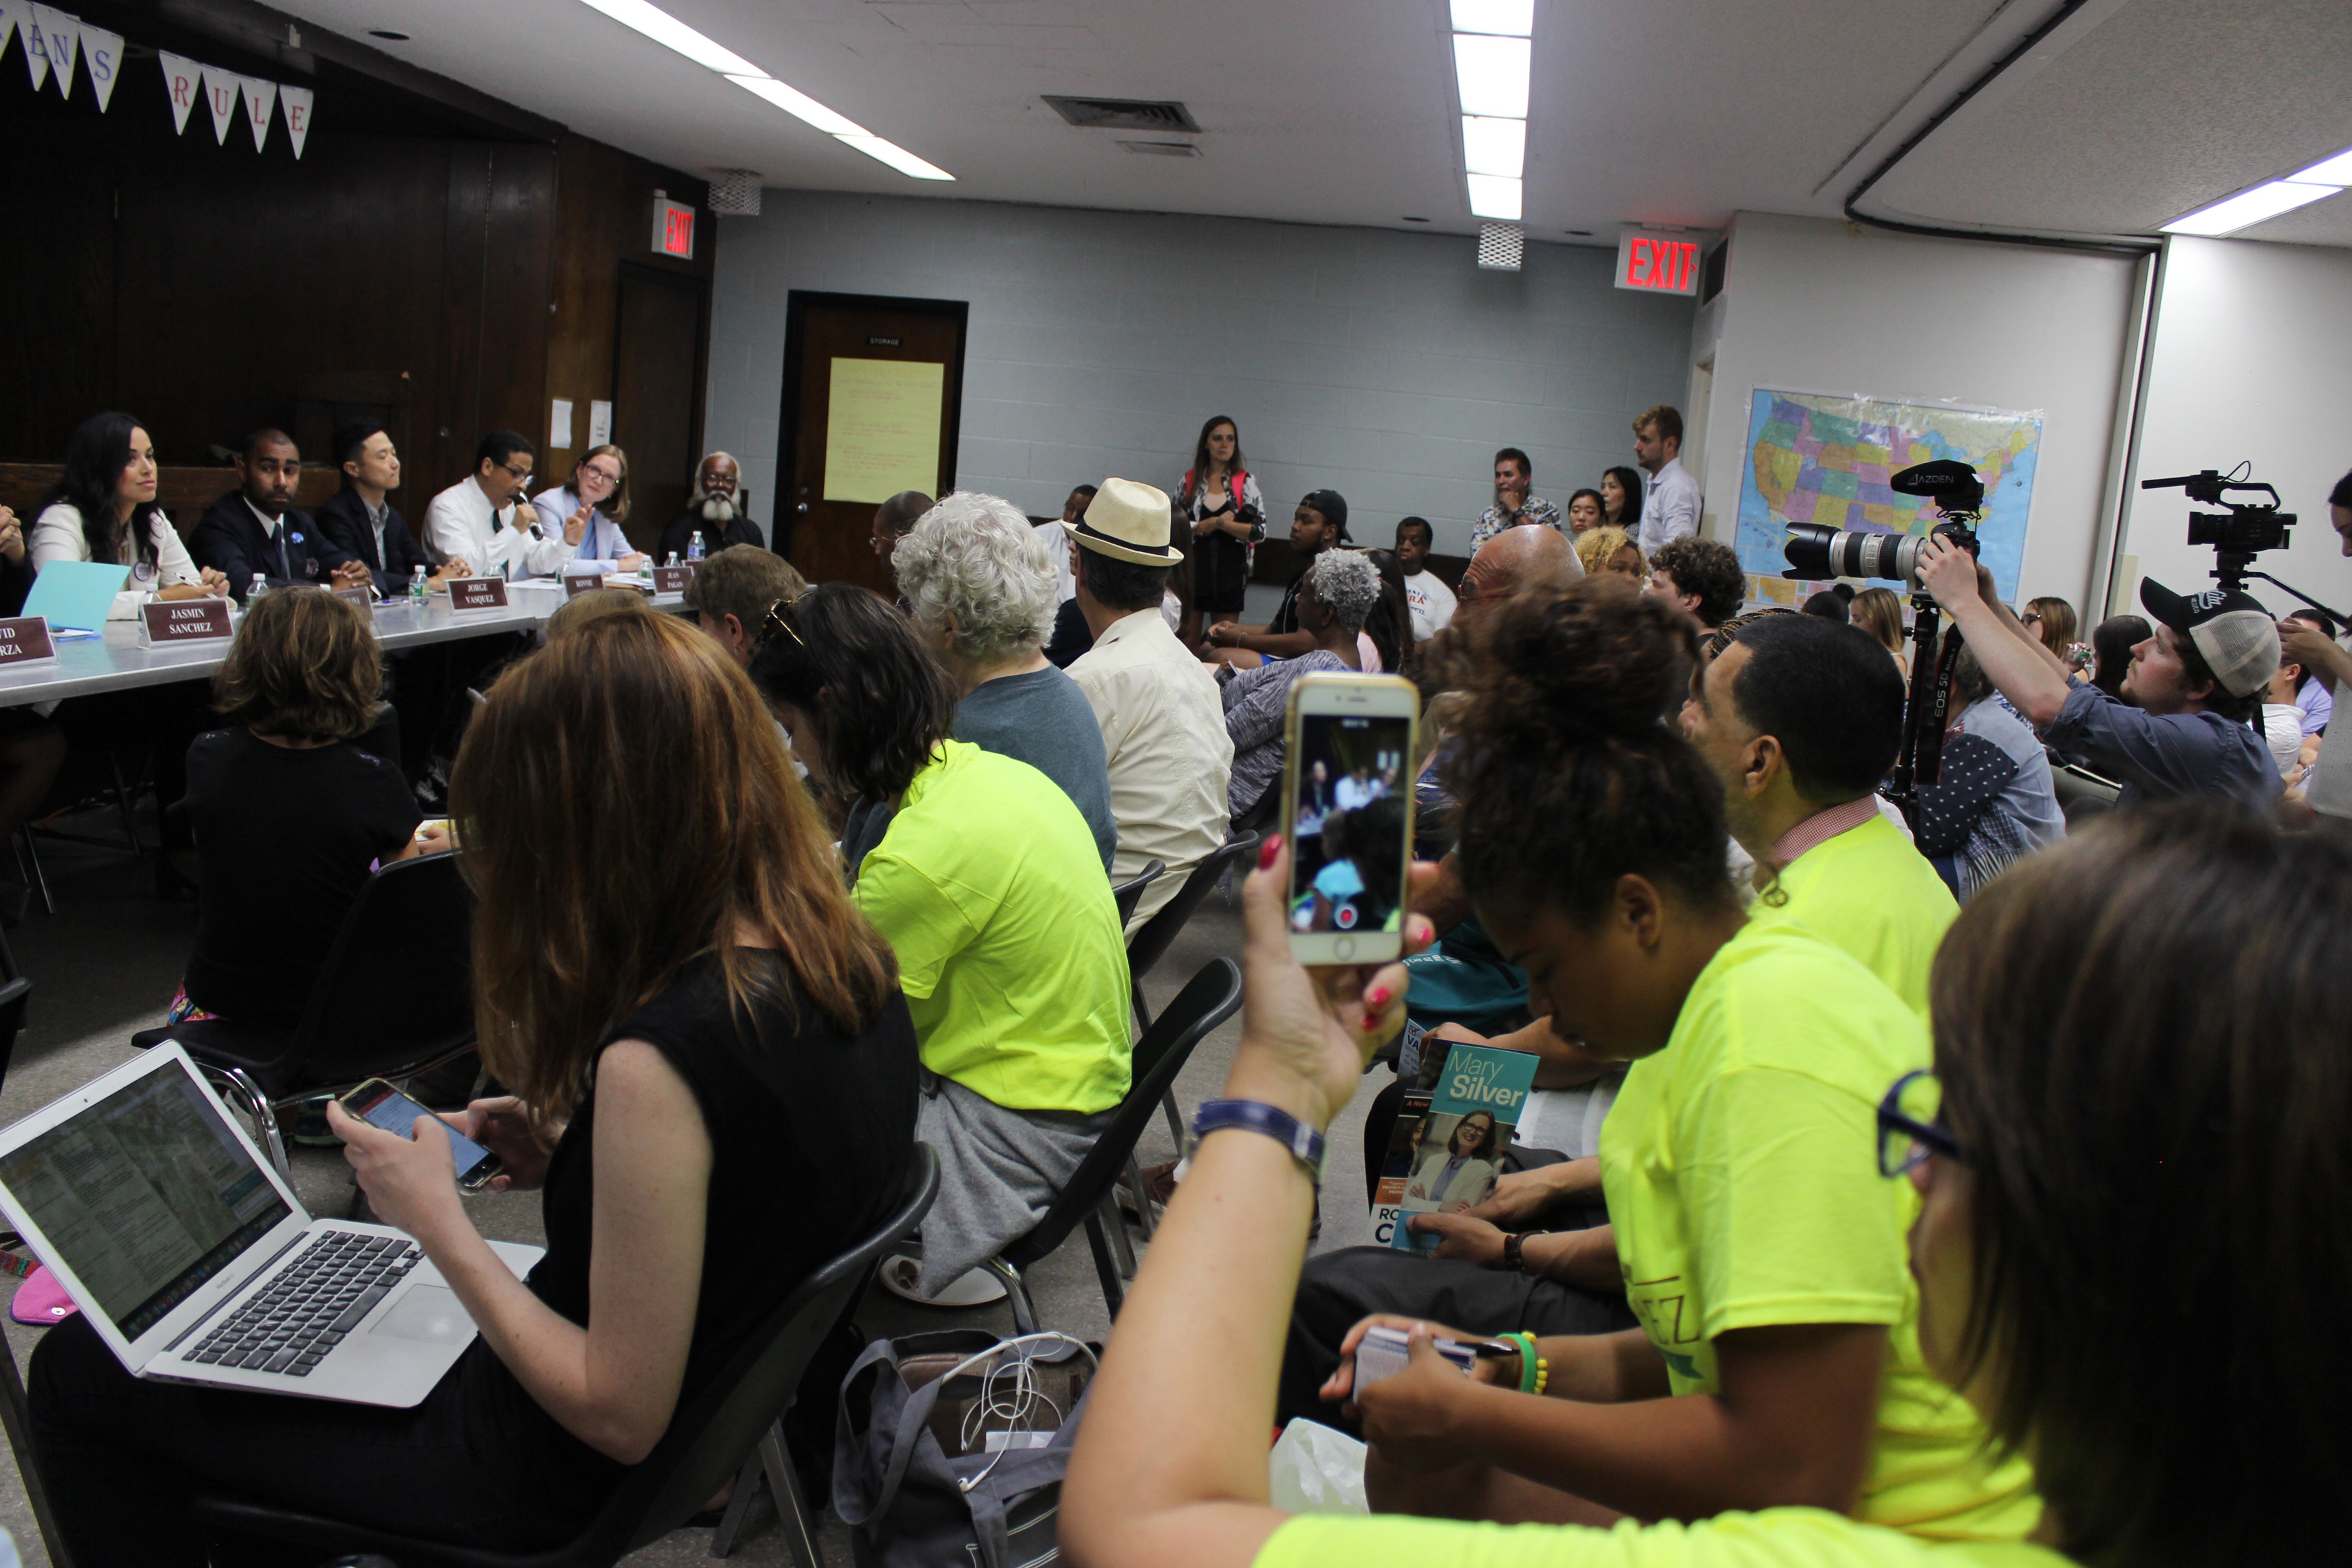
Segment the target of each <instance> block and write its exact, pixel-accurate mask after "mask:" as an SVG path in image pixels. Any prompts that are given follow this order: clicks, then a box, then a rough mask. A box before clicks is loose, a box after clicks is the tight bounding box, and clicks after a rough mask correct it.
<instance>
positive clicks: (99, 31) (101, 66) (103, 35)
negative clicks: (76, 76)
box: [81, 22, 122, 114]
mask: <svg viewBox="0 0 2352 1568" xmlns="http://www.w3.org/2000/svg"><path fill="white" fill-rule="evenodd" d="M81 68H82V69H84V70H86V71H88V72H89V85H90V88H91V90H93V91H95V92H96V93H97V94H98V111H99V112H100V114H103V113H105V112H106V110H107V106H108V105H109V104H110V103H112V102H113V101H114V80H115V78H117V77H119V76H121V74H122V35H121V34H120V33H110V32H108V31H107V30H106V29H105V28H103V27H93V26H90V25H89V23H88V22H84V23H83V24H82V25H81Z"/></svg>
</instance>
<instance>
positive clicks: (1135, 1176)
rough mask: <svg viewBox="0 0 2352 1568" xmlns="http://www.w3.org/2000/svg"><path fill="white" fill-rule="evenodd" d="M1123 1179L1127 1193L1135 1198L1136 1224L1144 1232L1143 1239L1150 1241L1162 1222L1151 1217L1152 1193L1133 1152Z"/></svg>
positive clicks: (1128, 1159)
mask: <svg viewBox="0 0 2352 1568" xmlns="http://www.w3.org/2000/svg"><path fill="white" fill-rule="evenodd" d="M1121 1179H1122V1180H1124V1181H1125V1182H1126V1183H1127V1195H1128V1196H1129V1197H1130V1198H1133V1199H1134V1200H1135V1223H1136V1226H1137V1227H1138V1228H1139V1229H1140V1230H1141V1231H1142V1232H1143V1239H1144V1240H1146V1241H1150V1239H1151V1237H1152V1235H1153V1233H1155V1232H1156V1231H1158V1230H1159V1228H1160V1222H1159V1221H1158V1220H1155V1219H1153V1218H1152V1217H1151V1193H1150V1189H1149V1188H1147V1187H1145V1186H1144V1184H1143V1167H1142V1166H1141V1165H1139V1164H1138V1163H1136V1159H1135V1156H1134V1155H1133V1154H1129V1156H1128V1157H1127V1174H1126V1175H1125V1176H1124V1177H1123V1178H1121Z"/></svg>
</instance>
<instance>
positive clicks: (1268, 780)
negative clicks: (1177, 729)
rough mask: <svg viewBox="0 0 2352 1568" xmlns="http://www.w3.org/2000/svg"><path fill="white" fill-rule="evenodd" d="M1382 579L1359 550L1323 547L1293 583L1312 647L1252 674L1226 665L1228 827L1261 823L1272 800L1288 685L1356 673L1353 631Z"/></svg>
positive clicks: (1283, 746)
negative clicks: (1326, 672) (1230, 755)
mask: <svg viewBox="0 0 2352 1568" xmlns="http://www.w3.org/2000/svg"><path fill="white" fill-rule="evenodd" d="M1380 596H1381V574H1380V572H1379V570H1378V569H1377V568H1376V567H1374V566H1373V564H1372V563H1371V562H1370V560H1369V559H1368V558H1367V557H1366V556H1365V554H1364V552H1362V551H1360V550H1327V551H1325V552H1323V553H1321V554H1320V555H1318V556H1317V557H1315V559H1314V561H1313V562H1312V563H1309V564H1308V566H1307V571H1306V573H1305V574H1304V575H1303V576H1302V577H1301V578H1300V580H1299V584H1298V629H1299V630H1300V631H1302V632H1306V633H1307V634H1309V635H1310V636H1312V637H1314V638H1315V646H1314V647H1313V648H1312V649H1311V650H1309V651H1308V652H1306V653H1303V654H1300V655H1299V656H1298V657H1297V658H1272V659H1268V660H1267V661H1266V662H1265V663H1264V664H1262V665H1260V666H1258V668H1255V669H1243V670H1235V669H1232V668H1224V669H1222V670H1221V671H1220V672H1219V673H1220V676H1221V678H1222V679H1223V680H1224V704H1225V733H1226V734H1228V735H1230V736H1231V737H1233V742H1234V771H1233V774H1232V778H1231V780H1230V782H1228V783H1227V784H1226V786H1225V805H1226V809H1227V810H1228V811H1229V812H1231V813H1232V818H1233V828H1234V832H1237V833H1238V832H1241V831H1244V829H1247V828H1252V827H1258V826H1264V819H1265V817H1267V816H1270V815H1271V814H1272V813H1273V811H1274V808H1275V806H1276V804H1278V803H1277V801H1276V795H1275V790H1274V788H1273V785H1274V782H1275V780H1276V779H1277V778H1279V777H1281V776H1282V763H1283V759H1284V757H1285V755H1286V753H1287V751H1288V744H1289V743H1288V742H1287V741H1286V740H1285V739H1284V735H1283V714H1284V710H1285V708H1286V704H1287V703H1288V702H1289V700H1290V683H1291V682H1292V681H1294V680H1296V679H1298V678H1299V677H1300V676H1302V675H1305V674H1306V673H1307V671H1309V670H1313V669H1360V668H1363V665H1362V662H1361V658H1360V655H1359V654H1358V653H1357V651H1356V634H1357V633H1358V632H1360V631H1362V630H1363V629H1364V621H1365V618H1366V617H1367V616H1370V614H1371V613H1372V606H1373V605H1375V604H1377V603H1379V602H1380Z"/></svg>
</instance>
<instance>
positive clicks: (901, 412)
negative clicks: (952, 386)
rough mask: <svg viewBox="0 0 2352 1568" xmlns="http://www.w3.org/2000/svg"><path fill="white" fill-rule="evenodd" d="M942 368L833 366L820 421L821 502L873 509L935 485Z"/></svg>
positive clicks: (873, 363) (878, 363) (888, 363)
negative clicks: (852, 503) (905, 492)
mask: <svg viewBox="0 0 2352 1568" xmlns="http://www.w3.org/2000/svg"><path fill="white" fill-rule="evenodd" d="M947 368H948V367H947V366H945V365H943V364H922V363H915V362H912V361H908V360H889V359H836V360H835V361H834V362H833V376H832V388H833V389H832V393H831V396H830V402H829V405H828V406H827V409H826V413H825V427H824V499H825V500H845V501H869V502H872V503H874V504H877V505H879V504H880V503H881V502H883V501H886V500H889V499H890V498H891V497H892V496H894V495H897V494H898V492H899V491H900V490H929V489H930V488H931V487H932V486H934V485H936V484H938V483H939V482H940V399H941V398H942V397H944V396H945V395H946V390H947Z"/></svg>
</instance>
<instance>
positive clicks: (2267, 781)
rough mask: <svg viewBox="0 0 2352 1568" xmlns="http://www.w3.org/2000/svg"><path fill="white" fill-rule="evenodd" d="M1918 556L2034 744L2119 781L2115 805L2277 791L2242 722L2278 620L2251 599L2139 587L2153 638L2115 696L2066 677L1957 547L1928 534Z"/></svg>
mask: <svg viewBox="0 0 2352 1568" xmlns="http://www.w3.org/2000/svg"><path fill="white" fill-rule="evenodd" d="M1920 560H1921V565H1920V568H1919V577H1920V581H1922V582H1923V583H1925V584H1927V591H1928V592H1929V593H1931V594H1933V595H1935V596H1936V602H1937V604H1939V605H1942V606H1943V607H1944V610H1945V613H1946V614H1948V616H1951V619H1952V626H1953V627H1954V628H1955V629H1956V630H1958V632H1959V634H1960V635H1961V637H1964V638H1966V639H1967V641H1968V644H1969V647H1972V648H1974V649H1976V653H1977V658H1978V659H1979V661H1980V662H1981V663H1982V664H1983V666H1984V671H1985V674H1986V675H1987V676H1989V677H1990V678H1991V680H1992V683H1993V685H1994V687H1995V688H1997V689H1999V690H2000V694H2001V695H2002V696H2004V697H2006V698H2008V699H2009V700H2010V703H2011V706H2012V707H2014V708H2015V709H2016V710H2018V712H2019V713H2021V714H2022V715H2023V716H2024V718H2025V721H2026V722H2027V723H2029V724H2032V726H2033V727H2034V728H2035V729H2036V730H2038V731H2041V732H2042V739H2043V740H2045V741H2047V742H2050V743H2051V744H2052V745H2053V746H2056V747H2058V748H2059V749H2060V750H2062V751H2066V752H2074V753H2075V754H2077V755H2079V756H2081V757H2083V758H2084V760H2085V761H2087V762H2088V763H2089V764H2090V765H2091V767H2092V769H2093V770H2094V771H2095V772H2097V773H2104V774H2105V775H2106V776H2107V777H2109V778H2112V779H2116V780H2118V781H2120V782H2121V783H2122V784H2123V795H2122V796H2121V798H2119V799H2118V800H2117V801H2116V805H2117V806H2118V807H2128V806H2131V805H2136V804H2137V803H2138V802H2140V801H2146V800H2175V799H2180V798H2183V797H2196V798H2205V799H2218V800H2235V801H2238V802H2240V803H2242V804H2243V805H2248V806H2252V807H2254V808H2256V809H2260V810H2267V809H2269V807H2270V806H2271V805H2272V804H2273V802H2275V801H2276V800H2277V799H2278V794H2279V778H2278V769H2277V767H2276V766H2275V765H2274V764H2273V763H2272V762H2271V758H2270V752H2269V748H2268V747H2267V745H2266V744H2265V743H2264V742H2263V737H2262V736H2261V735H2260V734H2258V733H2256V732H2255V731H2253V730H2252V728H2250V727H2249V723H2248V721H2250V720H2251V719H2252V718H2253V717H2254V716H2255V715H2257V714H2259V713H2260V712H2261V711H2262V701H2263V688H2264V687H2265V686H2267V685H2268V684H2269V682H2270V679H2271V675H2272V673H2273V671H2275V670H2276V669H2277V668H2278V664H2279V637H2278V624H2277V623H2276V622H2275V621H2273V620H2272V619H2271V616H2270V612H2269V611H2267V610H2265V609H2263V607H2262V605H2260V604H2259V603H2258V602H2257V601H2255V599H2254V598H2253V597H2252V595H2247V594H2244V593H2241V592H2237V591H2235V590H2226V589H2221V588H2211V589H2208V590H2207V591H2206V592H2204V593H2201V594H2190V595H2181V594H2176V593H2174V592H2173V591H2172V590H2171V589H2169V588H2167V587H2165V586H2164V585H2163V584H2159V583H2154V582H2143V583H2141V584H2140V591H2139V601H2140V605H2141V606H2142V607H2143V608H2145V609H2146V610H2147V613H2148V617H2149V618H2150V619H2151V620H2153V621H2154V622H2155V623H2156V635H2155V636H2154V637H2149V638H2148V639H2147V641H2146V642H2144V643H2141V644H2140V645H2139V646H2138V647H2136V648H2134V649H2133V650H2132V661H2131V668H2130V670H2129V671H2128V672H2127V673H2126V675H2125V677H2124V681H2123V698H2122V700H2116V698H2113V697H2110V696H2108V695H2107V694H2106V693H2105V692H2104V691H2102V690H2100V689H2098V688H2097V687H2095V686H2093V685H2091V684H2090V683H2089V682H2087V681H2084V682H2081V683H2074V682H2072V681H2071V680H2070V673H2071V672H2069V671H2068V670H2067V668H2065V667H2064V666H2063V665H2062V664H2060V663H2059V662H2058V658H2057V656H2056V655H2055V654H2053V653H2052V652H2050V650H2049V649H2047V648H2045V647H2042V642H2041V639H2040V638H2038V637H2034V636H2033V635H2032V633H2031V632H2029V631H2027V630H2026V629H2025V628H2024V627H2023V626H2021V625H2019V624H2018V621H2017V617H2016V616H2012V615H2011V614H2010V613H2009V610H2008V609H2007V607H2006V606H2004V605H2000V603H1999V601H1998V600H1997V599H1996V598H1995V596H1994V595H1993V593H1992V585H1991V574H1990V573H1988V572H1986V571H1985V570H1984V569H1983V568H1982V567H1980V566H1979V565H1978V564H1977V563H1976V562H1975V560H1974V559H1973V558H1972V557H1971V556H1969V554H1968V553H1967V552H1965V551H1962V550H1960V549H1959V548H1958V547H1957V546H1955V545H1953V544H1952V543H1950V542H1948V541H1946V540H1941V539H1932V540H1930V541H1928V542H1927V546H1926V547H1925V548H1924V549H1923V550H1922V551H1921V552H1920Z"/></svg>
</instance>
